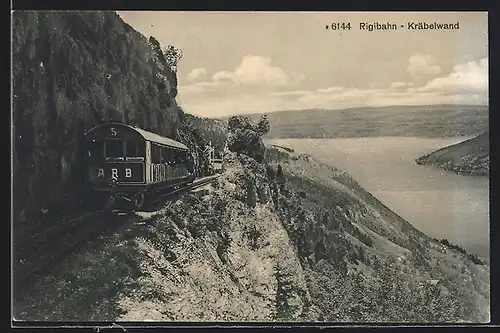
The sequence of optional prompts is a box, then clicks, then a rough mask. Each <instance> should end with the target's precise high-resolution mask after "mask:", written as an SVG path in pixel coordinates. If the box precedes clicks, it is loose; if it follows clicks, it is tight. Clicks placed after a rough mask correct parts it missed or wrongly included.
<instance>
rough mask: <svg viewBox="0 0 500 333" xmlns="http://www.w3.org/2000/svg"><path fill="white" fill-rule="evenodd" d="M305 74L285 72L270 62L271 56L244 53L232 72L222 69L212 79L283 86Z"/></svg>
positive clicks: (241, 83)
mask: <svg viewBox="0 0 500 333" xmlns="http://www.w3.org/2000/svg"><path fill="white" fill-rule="evenodd" d="M304 78H305V75H303V74H299V73H291V74H288V73H286V72H285V71H284V70H283V69H281V68H280V67H277V66H273V65H272V64H271V58H267V57H261V56H256V55H246V56H245V57H243V60H242V61H241V63H240V64H239V65H238V67H236V69H235V70H234V71H232V72H227V71H222V72H218V73H215V74H214V75H213V76H212V79H213V81H215V82H220V81H232V82H234V83H235V84H236V85H243V86H246V85H268V86H285V85H289V84H292V83H294V82H298V81H301V80H303V79H304Z"/></svg>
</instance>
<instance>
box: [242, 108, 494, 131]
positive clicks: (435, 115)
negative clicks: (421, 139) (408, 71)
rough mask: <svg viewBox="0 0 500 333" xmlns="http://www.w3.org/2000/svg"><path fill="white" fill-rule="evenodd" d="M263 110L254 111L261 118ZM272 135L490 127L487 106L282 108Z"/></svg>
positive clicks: (274, 117)
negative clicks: (343, 108)
mask: <svg viewBox="0 0 500 333" xmlns="http://www.w3.org/2000/svg"><path fill="white" fill-rule="evenodd" d="M260 115H261V114H253V115H251V118H252V119H258V118H259V117H260ZM268 119H269V122H270V125H271V132H270V133H269V135H268V136H267V137H269V138H335V137H369V136H425V137H446V136H467V135H474V134H477V133H480V132H481V131H484V130H485V129H487V128H488V107H487V106H475V105H472V106H469V105H431V106H389V107H373V108H370V107H365V108H352V109H345V110H323V109H314V110H301V111H280V112H271V113H269V114H268Z"/></svg>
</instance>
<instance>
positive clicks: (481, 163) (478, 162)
mask: <svg viewBox="0 0 500 333" xmlns="http://www.w3.org/2000/svg"><path fill="white" fill-rule="evenodd" d="M489 150H490V144H489V133H488V132H486V133H483V134H481V135H478V136H476V137H474V138H472V139H469V140H465V141H463V142H460V143H457V144H455V145H452V146H449V147H445V148H441V149H439V150H436V151H434V152H432V153H430V154H428V155H425V156H422V157H419V158H418V159H417V160H416V162H417V163H418V164H420V165H432V166H436V167H440V168H444V169H446V170H449V171H454V172H457V173H459V174H466V175H479V176H487V175H489V163H490V151H489Z"/></svg>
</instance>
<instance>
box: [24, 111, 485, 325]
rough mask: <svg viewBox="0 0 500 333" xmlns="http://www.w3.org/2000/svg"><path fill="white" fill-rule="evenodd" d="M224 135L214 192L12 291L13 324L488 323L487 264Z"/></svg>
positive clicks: (340, 185) (328, 179)
mask: <svg viewBox="0 0 500 333" xmlns="http://www.w3.org/2000/svg"><path fill="white" fill-rule="evenodd" d="M230 128H231V133H230V136H229V138H228V148H229V149H228V150H227V151H225V154H224V171H223V173H222V175H221V177H220V178H218V179H217V181H216V182H214V183H212V184H211V185H208V186H206V187H205V188H204V189H201V190H199V191H197V192H194V193H190V194H187V195H185V196H182V197H180V198H177V199H175V200H173V201H169V202H166V203H165V205H164V207H162V208H161V209H159V210H156V211H152V212H137V213H136V215H134V216H133V217H131V218H130V219H129V220H128V221H127V222H126V223H124V225H123V227H122V228H121V230H119V231H118V232H116V233H114V234H113V235H112V236H109V237H107V238H104V239H101V240H100V241H99V243H98V244H94V245H89V247H88V248H87V249H83V250H82V251H81V252H80V253H75V254H74V255H73V256H71V257H69V258H67V259H66V260H65V261H64V262H62V263H61V264H60V265H57V266H56V267H54V270H53V272H52V273H51V274H50V275H48V276H45V277H41V278H39V279H38V281H37V282H36V284H35V285H34V286H33V288H32V289H26V290H24V291H23V293H24V295H23V297H22V298H20V299H19V300H18V302H16V304H15V316H16V317H17V318H19V319H41V320H79V321H82V320H109V321H119V320H123V321H144V320H153V321H328V322H353V321H354V322H413V323H419V322H485V321H488V320H489V302H490V296H489V266H488V265H481V264H477V263H474V262H472V261H471V260H470V259H469V258H468V257H467V255H466V254H465V253H462V252H460V251H457V250H455V249H453V248H452V247H449V246H445V245H444V244H442V243H440V242H438V241H437V240H433V239H430V238H428V237H427V236H426V235H424V234H422V233H421V232H419V231H418V230H416V229H415V228H414V227H412V226H411V225H410V224H409V223H408V222H406V221H404V220H403V219H401V218H400V217H399V216H397V215H396V214H395V213H393V212H392V211H390V210H389V209H388V208H387V207H385V206H384V205H383V204H382V203H380V202H379V201H378V200H377V199H376V198H374V197H373V196H372V195H371V194H370V193H368V192H366V191H364V190H363V189H362V188H361V187H360V186H359V185H358V184H357V183H356V182H355V181H354V180H352V178H350V177H349V175H348V174H347V173H346V172H344V171H342V170H338V169H335V168H332V167H329V166H326V165H324V164H321V163H319V162H317V161H315V160H314V159H313V158H311V157H310V156H308V155H298V154H294V153H291V152H288V151H285V150H282V149H280V148H275V147H264V151H263V152H264V157H263V159H262V160H261V158H262V155H261V152H262V145H261V142H262V141H261V140H262V138H261V134H259V130H258V126H255V125H252V124H251V123H250V122H248V121H247V120H245V119H241V118H240V119H236V120H234V121H232V122H231V126H230ZM264 132H265V131H264ZM244 133H246V134H244ZM261 133H262V132H261ZM252 138H253V139H252ZM238 142H251V143H250V144H248V145H246V146H242V145H239V144H238ZM247 154H250V155H252V156H254V157H250V156H249V155H247ZM258 160H261V161H260V162H259V161H258Z"/></svg>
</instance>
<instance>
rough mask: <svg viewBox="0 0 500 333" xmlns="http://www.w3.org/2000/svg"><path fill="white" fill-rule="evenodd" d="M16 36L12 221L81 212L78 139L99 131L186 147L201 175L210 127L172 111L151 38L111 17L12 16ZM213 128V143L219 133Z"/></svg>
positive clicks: (169, 83) (168, 79) (164, 70)
mask: <svg viewBox="0 0 500 333" xmlns="http://www.w3.org/2000/svg"><path fill="white" fill-rule="evenodd" d="M12 29H13V42H12V48H13V82H12V84H13V125H14V126H13V142H14V152H13V153H14V157H13V159H14V169H13V175H14V217H15V219H16V220H21V221H23V220H27V219H29V218H30V217H31V218H33V217H36V216H37V214H38V213H40V212H45V213H46V212H49V213H50V212H52V211H53V210H57V208H58V207H61V206H65V207H66V209H67V208H69V207H71V208H72V209H75V208H78V205H79V204H81V199H82V197H83V194H84V192H82V190H83V186H82V185H83V168H82V166H83V165H82V149H81V148H82V147H81V141H82V137H83V134H84V133H85V131H87V130H89V129H90V128H92V127H93V126H96V125H98V124H100V123H103V122H107V121H118V122H124V123H128V124H135V125H138V126H140V127H142V128H144V129H146V130H150V131H152V132H155V133H158V134H160V135H163V136H167V137H171V138H174V139H178V140H180V141H183V142H184V143H186V145H188V146H189V147H190V148H191V149H192V150H193V151H194V152H195V154H196V161H197V166H198V169H199V171H200V172H201V169H202V165H203V156H202V154H201V152H200V151H201V149H202V147H203V146H204V145H205V144H206V143H208V141H209V140H210V138H209V137H208V138H207V133H206V129H205V127H207V126H205V125H207V124H209V123H212V122H213V121H209V120H207V119H198V120H197V122H193V119H195V118H196V117H194V116H189V115H186V114H184V113H183V111H182V110H181V109H180V108H179V106H178V105H177V104H176V101H175V96H176V94H177V78H176V73H175V72H174V71H173V70H172V67H174V66H173V65H175V64H170V63H169V62H168V57H167V55H166V54H164V53H163V52H162V50H161V48H160V47H159V44H158V42H157V41H156V40H155V39H154V38H150V40H149V41H148V39H146V37H144V36H142V35H141V34H139V33H138V32H137V31H135V30H134V29H132V28H131V27H130V26H129V25H127V24H126V23H124V22H123V21H122V20H121V19H120V17H119V16H118V15H117V14H116V13H114V12H91V11H89V12H83V11H82V12H63V11H52V12H48V11H47V12H43V11H37V12H35V11H33V12H27V11H16V12H14V13H13V28H12ZM188 118H189V119H188ZM187 119H188V120H189V121H188V120H187ZM217 124H218V123H216V124H215V125H214V126H212V127H211V128H212V130H213V131H212V132H211V133H216V132H217V131H224V128H223V126H216V125H217ZM200 128H202V129H201V130H200ZM200 131H205V132H200ZM208 134H210V133H208ZM223 135H224V134H222V136H223ZM216 136H217V133H216ZM218 137H220V135H218Z"/></svg>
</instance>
